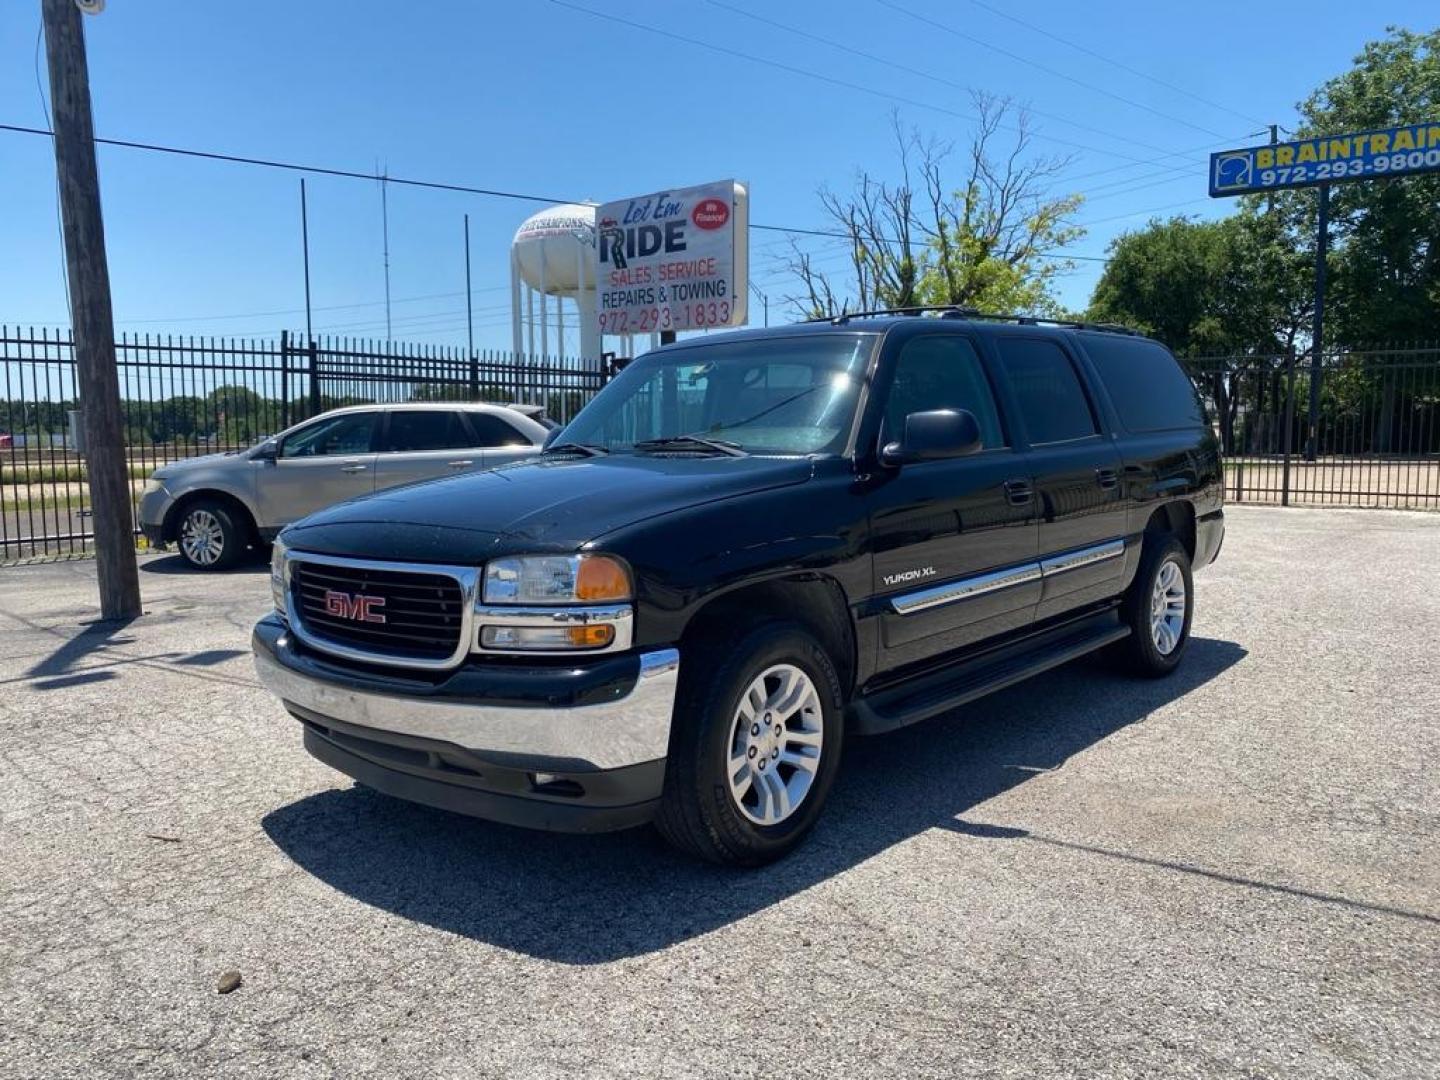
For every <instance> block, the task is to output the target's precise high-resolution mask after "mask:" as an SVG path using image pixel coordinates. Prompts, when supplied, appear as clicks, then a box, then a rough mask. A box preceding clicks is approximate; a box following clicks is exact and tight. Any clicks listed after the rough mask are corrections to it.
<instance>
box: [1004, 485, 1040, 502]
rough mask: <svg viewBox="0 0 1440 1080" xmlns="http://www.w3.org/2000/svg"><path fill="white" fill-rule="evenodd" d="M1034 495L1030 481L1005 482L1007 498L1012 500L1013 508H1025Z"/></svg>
mask: <svg viewBox="0 0 1440 1080" xmlns="http://www.w3.org/2000/svg"><path fill="white" fill-rule="evenodd" d="M1034 494H1035V492H1034V490H1033V489H1032V488H1031V487H1030V481H1029V480H1006V481H1005V498H1007V499H1009V500H1010V503H1011V505H1012V506H1024V505H1025V504H1026V503H1028V502H1029V501H1030V499H1031V498H1032V497H1033V496H1034Z"/></svg>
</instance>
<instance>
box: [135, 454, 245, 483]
mask: <svg viewBox="0 0 1440 1080" xmlns="http://www.w3.org/2000/svg"><path fill="white" fill-rule="evenodd" d="M247 452H248V448H247V450H227V451H224V452H222V453H218V454H201V455H200V456H199V457H188V458H181V459H180V460H179V461H167V462H166V463H165V464H164V465H161V466H160V467H159V468H158V469H156V470H155V471H154V472H153V473H151V474H150V475H151V476H153V477H154V478H155V479H157V480H164V479H165V478H166V477H170V476H174V475H175V474H176V473H182V472H185V471H186V470H188V469H203V468H206V467H212V468H213V467H214V466H216V465H223V464H225V463H226V462H230V461H245V460H247V458H246V454H247Z"/></svg>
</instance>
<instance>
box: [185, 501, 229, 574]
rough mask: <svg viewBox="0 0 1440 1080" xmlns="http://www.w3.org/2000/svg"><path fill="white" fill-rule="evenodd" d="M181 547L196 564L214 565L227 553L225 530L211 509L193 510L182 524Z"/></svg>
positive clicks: (186, 555)
mask: <svg viewBox="0 0 1440 1080" xmlns="http://www.w3.org/2000/svg"><path fill="white" fill-rule="evenodd" d="M180 547H181V550H183V551H184V552H185V557H186V558H188V559H189V560H190V561H191V562H192V563H194V564H195V565H196V566H214V565H215V563H217V562H218V561H219V560H220V556H221V555H223V554H224V553H225V532H224V530H223V529H221V527H220V521H219V519H218V518H216V517H215V515H214V514H212V513H211V512H210V511H209V510H191V511H190V513H188V514H186V515H185V521H184V523H183V524H181V526H180Z"/></svg>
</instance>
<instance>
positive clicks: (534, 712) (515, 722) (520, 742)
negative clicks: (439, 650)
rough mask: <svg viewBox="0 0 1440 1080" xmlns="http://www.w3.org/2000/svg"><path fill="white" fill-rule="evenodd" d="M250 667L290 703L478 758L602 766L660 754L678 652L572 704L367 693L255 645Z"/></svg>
mask: <svg viewBox="0 0 1440 1080" xmlns="http://www.w3.org/2000/svg"><path fill="white" fill-rule="evenodd" d="M255 670H256V672H257V673H258V674H259V676H260V681H261V682H262V683H264V684H265V687H266V688H267V689H268V690H270V691H271V693H273V694H275V695H276V696H278V697H279V698H280V699H281V700H282V701H284V702H286V703H287V704H289V705H293V706H298V707H299V708H300V709H302V710H304V711H306V712H308V713H312V714H315V715H318V716H322V717H330V718H331V719H334V720H338V721H341V722H343V723H346V724H352V725H354V726H356V727H360V728H368V729H371V730H373V731H376V732H381V733H386V732H388V733H391V734H396V735H410V736H415V737H418V738H422V739H433V740H437V741H439V742H445V743H450V744H451V745H453V746H457V747H460V748H461V749H462V750H467V751H470V752H472V753H473V754H475V755H476V756H477V757H482V758H483V757H485V756H486V755H487V754H489V755H496V756H503V757H506V758H511V757H514V758H537V759H555V760H564V761H568V762H572V763H573V764H574V767H578V768H586V769H593V770H605V769H618V768H623V767H625V766H628V765H636V764H639V763H641V762H649V761H655V760H657V759H660V758H664V757H665V755H666V753H667V751H668V750H669V745H670V717H671V713H672V712H673V711H674V708H675V691H676V687H677V685H678V681H679V674H680V653H679V651H678V650H676V649H659V650H656V651H653V652H645V653H641V654H640V673H639V676H638V678H637V679H636V681H635V686H634V688H633V689H632V690H631V691H630V692H629V693H628V694H626V695H625V696H624V697H621V698H617V699H616V700H614V701H608V702H604V703H602V704H595V705H577V706H573V707H569V708H555V707H548V706H541V707H533V708H527V707H518V706H514V705H501V704H488V703H483V702H480V703H477V702H474V701H464V702H460V701H446V700H444V699H443V698H433V697H423V698H422V697H400V696H396V695H395V694H379V693H371V692H368V691H363V690H358V689H354V688H352V687H347V686H340V685H336V684H334V683H330V682H326V681H324V680H323V679H318V678H315V677H314V676H311V675H308V674H302V673H301V672H298V671H295V670H293V669H291V668H289V667H287V666H286V665H285V664H284V663H282V662H281V661H280V660H279V659H277V658H276V657H275V656H273V655H271V654H270V653H269V652H267V651H266V650H264V649H258V648H257V649H256V651H255Z"/></svg>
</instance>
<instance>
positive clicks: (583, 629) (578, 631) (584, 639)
mask: <svg viewBox="0 0 1440 1080" xmlns="http://www.w3.org/2000/svg"><path fill="white" fill-rule="evenodd" d="M565 632H566V634H568V635H569V637H570V644H571V645H573V646H575V648H577V649H603V648H604V647H605V646H606V645H609V644H610V643H611V642H612V641H614V640H615V627H613V626H610V625H609V624H606V623H596V624H593V625H588V626H571V627H567V628H566V631H565Z"/></svg>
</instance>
